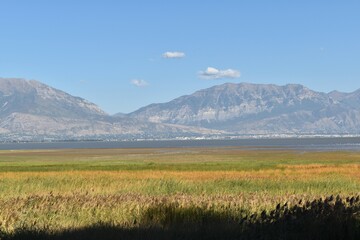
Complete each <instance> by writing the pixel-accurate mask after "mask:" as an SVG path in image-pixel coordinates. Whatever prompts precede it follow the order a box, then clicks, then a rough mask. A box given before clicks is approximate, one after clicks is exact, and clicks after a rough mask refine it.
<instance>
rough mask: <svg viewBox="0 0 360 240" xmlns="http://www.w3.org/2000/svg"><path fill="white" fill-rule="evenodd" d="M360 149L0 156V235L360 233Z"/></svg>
mask: <svg viewBox="0 0 360 240" xmlns="http://www.w3.org/2000/svg"><path fill="white" fill-rule="evenodd" d="M359 170H360V153H358V152H299V151H284V150H261V151H259V150H251V149H247V148H214V149H209V148H179V149H106V150H103V149H90V150H39V151H35V150H33V151H2V152H0V186H1V188H0V232H1V239H99V238H100V236H101V237H102V238H103V239H114V238H118V239H124V238H125V239H221V238H223V239H224V238H225V239H254V238H255V239H256V238H257V239H280V238H282V239H303V238H306V239H357V238H359V236H360V210H359V209H360V201H359V192H360V190H359V189H360V174H359V172H360V171H359Z"/></svg>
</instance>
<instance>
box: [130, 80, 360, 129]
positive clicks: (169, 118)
mask: <svg viewBox="0 0 360 240" xmlns="http://www.w3.org/2000/svg"><path fill="white" fill-rule="evenodd" d="M359 109H360V91H357V92H354V93H349V94H346V93H338V92H337V93H336V92H333V93H330V94H326V93H321V92H316V91H312V90H310V89H308V88H306V87H304V86H302V85H296V84H289V85H286V86H277V85H271V84H249V83H240V84H233V83H227V84H223V85H219V86H214V87H211V88H208V89H204V90H200V91H197V92H195V93H194V94H191V95H186V96H182V97H179V98H177V99H174V100H172V101H170V102H168V103H162V104H151V105H149V106H146V107H143V108H141V109H139V110H137V111H135V112H133V113H130V114H129V115H128V116H129V117H132V118H136V119H140V120H143V121H151V122H156V123H173V124H182V125H187V126H199V127H206V128H211V129H218V130H225V131H228V132H232V133H236V134H279V133H296V134H300V133H304V134H307V133H321V134H333V133H354V132H356V133H359V132H360V112H359Z"/></svg>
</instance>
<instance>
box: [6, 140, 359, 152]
mask: <svg viewBox="0 0 360 240" xmlns="http://www.w3.org/2000/svg"><path fill="white" fill-rule="evenodd" d="M172 147H184V148H185V147H251V148H255V149H262V148H270V149H297V150H314V151H338V150H347V151H360V137H354V138H300V139H299V138H290V139H237V140H166V141H134V142H131V141H126V142H120V141H119V142H100V141H99V142H96V141H83V142H46V143H0V150H20V149H71V148H74V149H79V148H172Z"/></svg>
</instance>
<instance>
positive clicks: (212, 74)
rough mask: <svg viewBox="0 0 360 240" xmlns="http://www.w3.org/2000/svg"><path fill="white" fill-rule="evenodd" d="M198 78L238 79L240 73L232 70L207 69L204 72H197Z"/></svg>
mask: <svg viewBox="0 0 360 240" xmlns="http://www.w3.org/2000/svg"><path fill="white" fill-rule="evenodd" d="M199 77H200V78H202V79H221V78H239V77H240V72H239V71H238V70H234V69H225V70H219V69H216V68H213V67H208V68H207V69H206V70H205V71H200V72H199Z"/></svg>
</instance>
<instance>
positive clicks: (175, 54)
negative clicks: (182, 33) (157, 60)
mask: <svg viewBox="0 0 360 240" xmlns="http://www.w3.org/2000/svg"><path fill="white" fill-rule="evenodd" d="M162 56H163V58H184V57H185V53H183V52H165V53H163V55H162Z"/></svg>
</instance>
